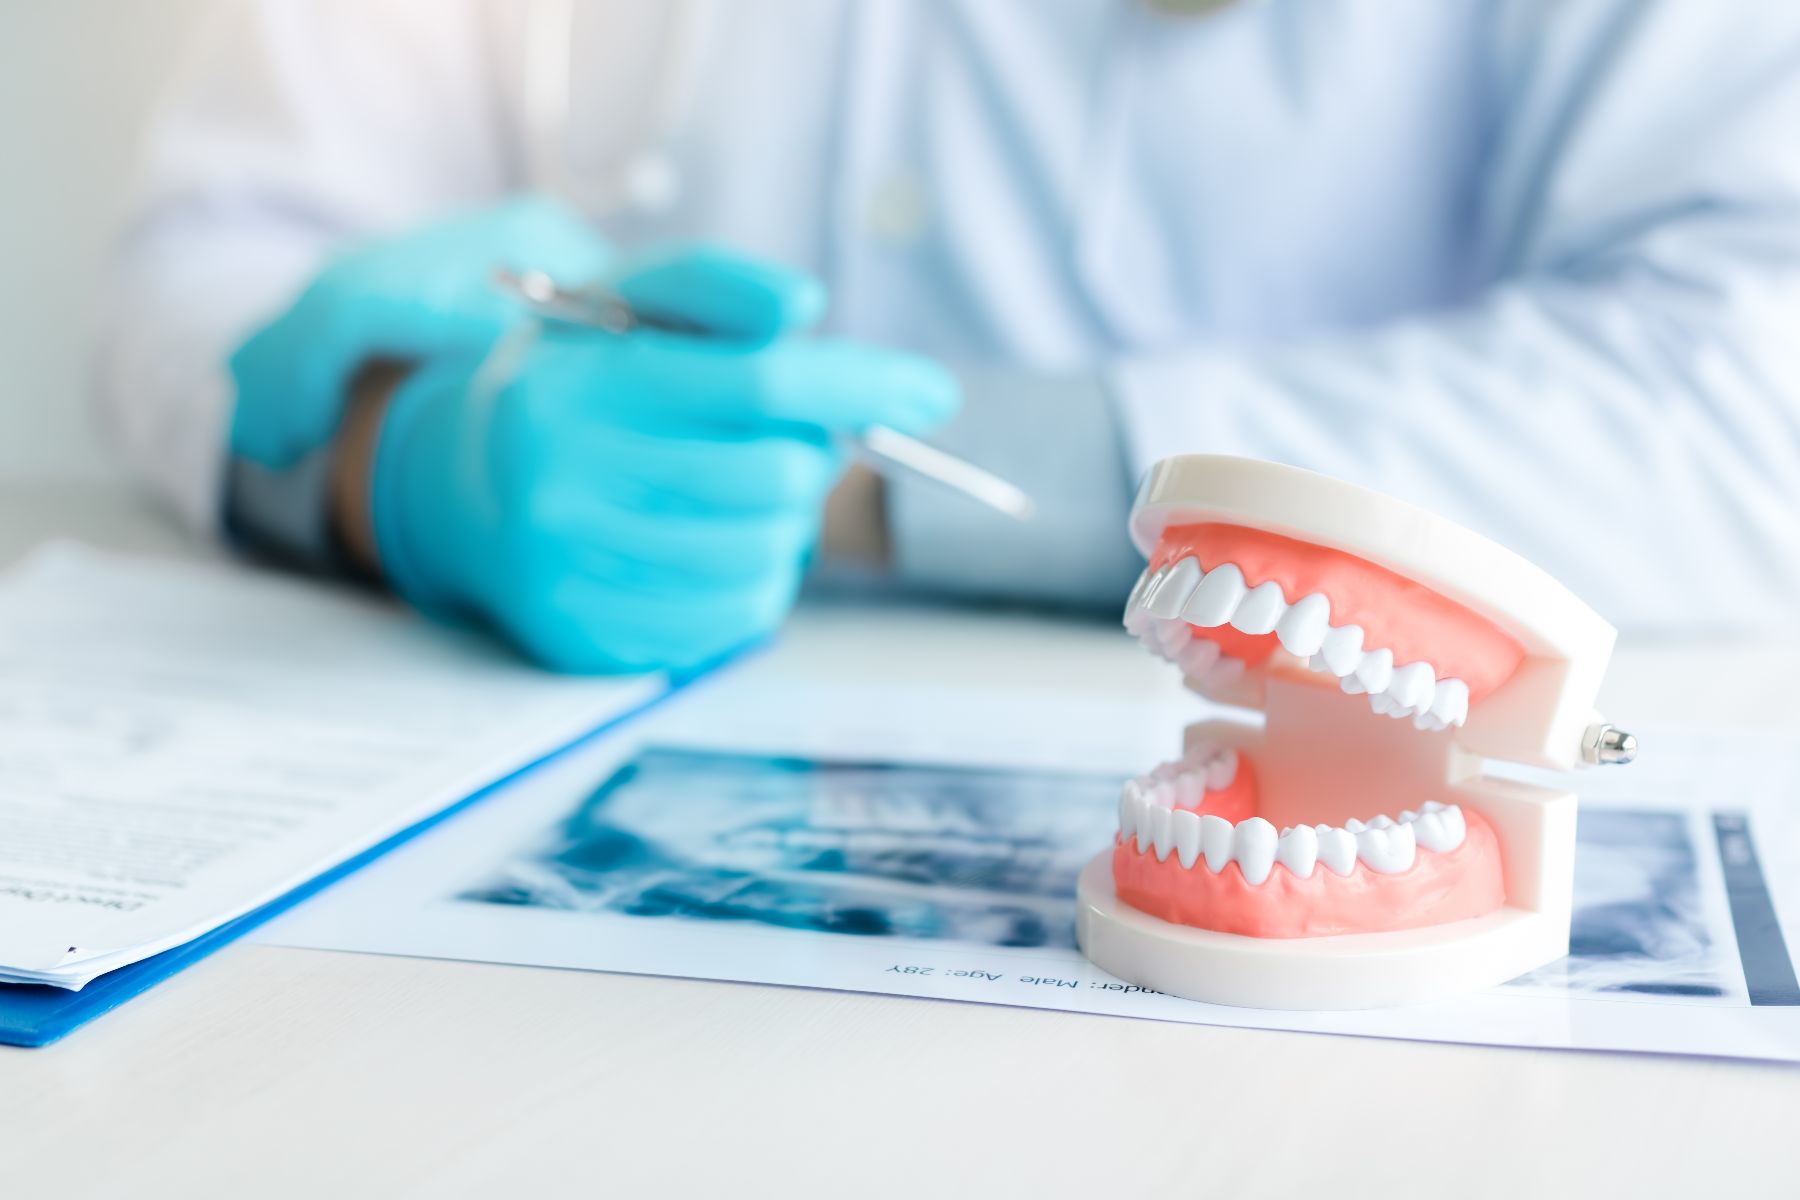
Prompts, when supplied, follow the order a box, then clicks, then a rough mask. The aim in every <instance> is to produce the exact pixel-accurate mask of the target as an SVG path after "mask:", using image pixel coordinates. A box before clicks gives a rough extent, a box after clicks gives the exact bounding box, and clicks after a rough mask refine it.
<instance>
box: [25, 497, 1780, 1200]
mask: <svg viewBox="0 0 1800 1200" xmlns="http://www.w3.org/2000/svg"><path fill="white" fill-rule="evenodd" d="M51 533H69V534H73V535H76V536H80V537H83V538H85V539H86V540H89V541H91V542H94V543H95V544H99V545H105V546H115V547H121V548H140V549H150V550H155V551H158V552H170V553H182V552H187V553H192V552H193V551H192V549H191V548H187V549H185V550H184V547H183V544H182V542H181V541H180V539H179V538H177V537H176V536H174V535H173V534H172V533H171V532H170V531H169V529H168V528H167V527H166V526H164V525H162V524H161V523H160V522H158V521H156V520H155V519H153V518H151V517H149V516H147V515H145V514H143V513H141V512H138V511H137V510H135V508H134V507H133V506H132V505H131V504H130V503H129V502H128V501H126V500H125V499H124V498H122V497H121V496H119V495H118V494H116V493H110V492H106V491H102V490H96V489H82V488H54V489H51V488H37V489H26V490H20V489H14V490H12V491H0V563H5V562H10V561H12V559H13V558H14V557H16V555H17V554H18V553H19V552H20V551H22V550H23V549H24V548H26V547H27V546H29V545H30V544H32V543H34V542H35V541H36V540H38V539H39V538H40V537H43V536H46V535H48V534H51ZM855 618H856V614H854V613H846V612H842V611H830V612H803V613H802V614H801V615H800V616H799V617H798V618H797V619H796V620H795V622H794V623H793V625H792V626H791V628H790V631H789V634H788V636H789V637H790V638H791V639H793V641H794V643H795V644H796V646H797V647H799V648H802V649H804V650H805V652H806V654H807V657H808V658H809V659H813V660H814V661H835V663H836V665H837V667H838V669H841V670H843V671H846V672H857V673H860V672H865V671H866V672H875V671H889V672H892V671H894V670H896V669H900V670H906V671H909V672H930V671H938V670H953V669H958V667H959V666H960V667H961V669H966V664H967V662H968V661H969V659H968V656H969V655H971V654H974V653H978V652H980V651H979V648H980V647H982V646H984V645H988V646H993V645H995V644H997V642H998V643H1003V642H1004V639H1005V629H1006V627H1007V625H1006V622H1007V619H1006V618H997V617H991V616H990V617H978V616H972V615H967V614H954V615H952V614H945V615H942V616H938V617H930V616H925V617H918V618H913V619H910V620H905V621H901V622H897V623H889V625H887V626H885V627H884V628H883V629H882V636H881V637H880V638H878V639H872V638H867V637H864V636H863V634H864V632H865V629H866V626H864V625H862V624H860V623H859V622H858V621H857V620H856V619H855ZM1070 645H1071V650H1072V653H1071V654H1070V656H1069V657H1068V659H1067V660H1066V661H1063V662H1060V663H1058V664H1055V665H1054V667H1052V666H1051V665H1049V664H1046V665H1045V667H1044V669H1045V670H1050V669H1054V670H1056V671H1058V673H1059V674H1060V675H1061V676H1062V677H1063V678H1064V679H1066V678H1067V677H1068V674H1069V673H1070V672H1080V673H1081V674H1082V675H1083V676H1085V677H1086V678H1088V679H1090V680H1091V681H1092V685H1093V686H1096V687H1107V688H1122V687H1131V686H1138V685H1140V684H1141V682H1142V681H1144V680H1148V679H1151V678H1153V675H1152V674H1146V672H1152V673H1153V672H1156V671H1158V670H1159V669H1160V668H1159V666H1158V664H1155V663H1153V662H1150V661H1149V660H1148V658H1147V657H1146V656H1142V655H1140V654H1139V653H1137V652H1136V651H1135V650H1134V649H1133V648H1132V647H1130V646H1129V644H1128V643H1126V642H1125V641H1124V639H1123V638H1120V639H1118V640H1117V642H1116V647H1117V649H1116V653H1115V652H1114V650H1113V646H1114V645H1115V643H1113V642H1111V641H1105V642H1103V641H1101V640H1099V639H1097V638H1096V637H1094V636H1093V631H1092V629H1091V628H1072V629H1071V632H1070ZM995 652H997V653H998V652H1003V647H1002V650H1000V651H995ZM1783 668H1785V669H1783ZM1796 668H1800V644H1795V645H1789V646H1784V647H1777V648H1774V650H1773V651H1771V650H1770V649H1769V648H1760V649H1751V648H1746V647H1732V646H1711V647H1708V646H1660V647H1659V646H1651V645H1629V644H1628V645H1626V646H1625V647H1624V648H1622V650H1621V652H1620V655H1619V657H1618V659H1617V660H1616V662H1615V665H1614V670H1613V672H1612V675H1611V677H1610V679H1609V682H1608V689H1607V691H1608V693H1609V697H1608V706H1609V708H1610V710H1611V711H1612V712H1613V713H1614V715H1616V716H1619V717H1620V718H1621V719H1624V718H1625V717H1626V716H1627V715H1629V717H1630V718H1631V720H1633V721H1641V722H1643V723H1645V724H1650V723H1655V724H1660V725H1672V724H1681V725H1688V726H1700V727H1708V728H1720V727H1728V726H1729V725H1731V724H1732V723H1733V722H1741V723H1745V724H1750V725H1754V726H1757V727H1766V728H1770V729H1781V730H1786V731H1794V730H1800V693H1796V692H1795V691H1794V689H1793V687H1792V684H1791V683H1790V682H1789V681H1790V680H1791V679H1792V678H1793V677H1794V674H1795V670H1796ZM1796 802H1797V803H1800V797H1797V798H1796ZM1797 1123H1800V1069H1790V1068H1782V1067H1774V1066H1762V1065H1755V1064H1744V1063H1725V1062H1710V1061H1695V1060H1684V1059H1662V1058H1649V1057H1631V1056H1623V1055H1600V1054H1571V1053H1551V1052H1534V1051H1521V1050H1507V1049H1484V1048H1475V1047H1464V1046H1442V1045H1427V1044H1419V1043H1408V1042H1393V1041H1378V1040H1362V1039H1354V1038H1337V1037H1322V1036H1308V1035H1302V1034H1287V1033H1267V1032H1259V1031H1248V1030H1232V1029H1213V1028H1207V1027H1203V1026H1187V1025H1167V1024H1159V1023H1155V1022H1149V1021H1133V1020H1124V1019H1111V1018H1102V1017H1090V1016H1078V1015H1073V1014H1063V1013H1053V1012H1039V1011H1029V1010H1022V1009H1009V1008H1000V1007H990V1006H987V1005H978V1004H968V1005H962V1004H950V1003H943V1002H937V1001H924V1000H910V999H900V998H893V997H886V996H866V995H854V994H845V993H835V992H817V991H805V990H800V989H787V988H775V987H761V986H752V985H743V984H720V983H702V982H691V981H686V980H670V979H653V978H638V977H632V976H624V975H603V974H592V973H584V972H575V971H555V970H537V969H529V968H520V967H501V966H488V965H482V964H473V963H455V962H432V961H423V960H411V959H399V958H380V957H372V956H359V955H350V954H331V953H321V952H315V951H301V950H285V949H274V948H269V947H260V946H249V945H236V946H232V947H229V948H227V949H225V950H222V951H220V952H219V953H218V954H216V955H214V956H213V957H212V958H210V959H208V960H206V961H204V962H202V963H201V964H199V965H198V966H195V967H193V968H190V969H189V970H187V971H185V972H183V973H182V974H180V975H178V976H176V977H175V978H173V979H171V980H169V981H168V982H166V983H163V984H161V985H160V986H158V987H156V988H155V989H153V990H152V991H151V992H149V993H147V994H146V995H144V996H142V997H140V998H138V999H136V1000H134V1001H132V1002H131V1003H129V1004H128V1005H126V1006H125V1007H124V1008H122V1009H120V1010H118V1011H117V1012H114V1013H112V1014H109V1015H108V1016H106V1017H103V1018H102V1019H100V1020H99V1021H97V1022H95V1023H94V1024H93V1025H91V1026H89V1027H87V1028H85V1029H82V1030H80V1031H78V1032H77V1033H75V1034H73V1035H72V1036H71V1037H70V1038H69V1039H68V1040H67V1041H65V1042H63V1043H61V1044H59V1045H56V1046H52V1047H50V1048H48V1049H43V1050H14V1049H6V1048H0V1194H6V1195H18V1196H49V1195H61V1196H87V1195H95V1196H124V1195H131V1196H142V1197H149V1196H165V1195H169V1196H174V1195H181V1196H211V1195H225V1194H235V1195H246V1196H256V1197H265V1196H278V1195H311V1194H327V1195H341V1196H363V1195H381V1196H396V1197H400V1196H425V1195H430V1196H441V1195H487V1196H522V1195H529V1194H531V1191H532V1190H533V1189H535V1188H537V1187H540V1186H542V1187H547V1188H555V1189H558V1191H559V1192H570V1191H573V1192H574V1193H575V1194H582V1195H608V1196H634V1195H708V1196H739V1195H756V1196H761V1195H787V1194H808V1195H834V1196H837V1195H853V1196H862V1195H871V1196H889V1195H892V1196H902V1195H904V1196H921V1195H958V1196H960V1195H970V1196H984V1197H1003V1196H1024V1195H1031V1196H1037V1197H1045V1196H1061V1195H1069V1196H1100V1195H1122V1196H1130V1195H1133V1194H1143V1195H1166V1194H1180V1195H1206V1196H1221V1197H1226V1196H1228V1197H1251V1196H1289V1195H1302V1194H1304V1195H1311V1196H1327V1197H1336V1196H1345V1197H1349V1196H1361V1195H1372V1196H1382V1197H1390V1196H1400V1195H1432V1196H1448V1195H1456V1196H1459V1197H1460V1196H1468V1197H1477V1196H1535V1195H1548V1196H1647V1195H1713V1196H1725V1197H1733V1198H1734V1200H1736V1198H1737V1197H1742V1196H1784V1197H1791V1196H1796V1195H1800V1127H1797ZM552 1194H556V1193H552Z"/></svg>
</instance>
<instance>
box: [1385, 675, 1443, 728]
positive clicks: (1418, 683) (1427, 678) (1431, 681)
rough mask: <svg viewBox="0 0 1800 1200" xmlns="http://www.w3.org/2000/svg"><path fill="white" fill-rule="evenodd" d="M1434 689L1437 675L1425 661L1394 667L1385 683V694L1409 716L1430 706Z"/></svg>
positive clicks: (1435, 689)
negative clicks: (1389, 678)
mask: <svg viewBox="0 0 1800 1200" xmlns="http://www.w3.org/2000/svg"><path fill="white" fill-rule="evenodd" d="M1436 691H1437V675H1436V673H1434V672H1433V671H1432V669H1431V664H1430V663H1427V662H1412V663H1407V664H1406V665H1405V666H1404V667H1396V668H1395V669H1394V678H1393V679H1392V680H1390V681H1389V683H1388V685H1387V694H1388V695H1390V696H1392V697H1393V698H1394V700H1395V702H1396V703H1397V704H1399V705H1400V707H1402V708H1404V709H1406V710H1407V713H1408V715H1409V716H1410V715H1411V714H1412V713H1414V712H1419V711H1422V710H1424V709H1427V708H1430V707H1431V698H1432V696H1433V694H1434V693H1436Z"/></svg>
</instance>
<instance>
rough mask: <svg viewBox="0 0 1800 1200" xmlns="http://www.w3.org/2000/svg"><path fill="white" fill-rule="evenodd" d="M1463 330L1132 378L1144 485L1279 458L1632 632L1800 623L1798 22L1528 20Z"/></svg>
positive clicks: (1621, 5) (1216, 360)
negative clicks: (1418, 521) (1164, 472)
mask: <svg viewBox="0 0 1800 1200" xmlns="http://www.w3.org/2000/svg"><path fill="white" fill-rule="evenodd" d="M1497 20H1498V27H1497V28H1496V30H1495V31H1494V34H1493V40H1492V42H1491V45H1492V47H1493V60H1494V104H1495V109H1494V114H1495V120H1496V127H1495V130H1494V134H1493V136H1494V138H1495V141H1494V148H1493V155H1492V159H1491V162H1492V175H1491V177H1490V178H1489V179H1488V180H1487V181H1486V189H1485V195H1486V209H1485V211H1484V212H1483V213H1482V214H1481V227H1482V229H1483V230H1484V234H1483V237H1484V242H1483V252H1484V253H1485V254H1487V255H1489V256H1490V257H1489V262H1490V263H1491V264H1492V275H1493V278H1494V279H1495V280H1496V282H1495V283H1494V284H1493V285H1492V286H1491V287H1490V288H1488V289H1487V290H1486V291H1485V292H1484V293H1482V294H1480V295H1478V296H1477V297H1475V299H1474V300H1473V301H1472V302H1471V303H1469V304H1468V305H1467V306H1466V307H1464V308H1462V309H1460V310H1458V311H1451V312H1445V313H1441V314H1433V315H1426V316H1421V317H1419V318H1417V319H1412V320H1404V321H1400V322H1398V323H1395V324H1393V325H1391V326H1388V327H1384V328H1378V329H1374V330H1369V331H1362V332H1356V333H1347V334H1344V335H1341V336H1335V337H1330V338H1321V339H1317V340H1309V341H1305V342H1302V343H1298V344H1286V345H1278V346H1274V347H1271V348H1268V349H1264V350H1258V351H1256V352H1241V351H1233V350H1232V349H1230V348H1218V349H1208V348H1199V349H1195V350H1193V351H1192V352H1178V353H1174V354H1171V355H1168V356H1158V357H1155V358H1150V359H1144V360H1137V361H1127V362H1122V363H1119V364H1116V366H1115V367H1114V369H1113V370H1112V371H1111V377H1112V381H1113V384H1114V388H1115V394H1116V396H1117V399H1118V403H1119V404H1120V406H1121V414H1120V415H1121V419H1122V420H1123V421H1124V423H1125V427H1126V442H1127V447H1128V450H1129V451H1130V452H1131V454H1132V457H1133V459H1134V464H1135V465H1136V466H1137V467H1138V468H1139V469H1141V468H1142V467H1144V466H1145V465H1147V464H1148V462H1149V461H1151V460H1153V459H1155V458H1159V457H1162V456H1165V455H1168V454H1173V453H1182V452H1214V453H1235V454H1245V455H1252V456H1257V457H1264V458H1273V459H1279V460H1284V461H1287V462H1291V463H1294V464H1296V465H1299V466H1303V467H1309V468H1313V469H1316V470H1319V471H1324V472H1327V473H1330V474H1333V475H1338V476H1342V477H1346V478H1349V479H1353V480H1356V481H1359V482H1362V483H1366V484H1368V485H1370V486H1372V487H1377V488H1380V489H1382V490H1384V491H1389V492H1393V493H1397V494H1399V495H1402V496H1404V497H1406V498H1408V499H1411V500H1413V501H1416V502H1418V503H1420V504H1423V505H1425V506H1428V507H1430V508H1432V509H1435V510H1437V511H1439V512H1441V513H1444V514H1445V515H1447V516H1450V517H1452V518H1454V519H1456V520H1459V521H1461V522H1463V523H1465V524H1467V525H1469V526H1471V527H1474V528H1476V529H1479V530H1481V531H1483V532H1484V533H1486V534H1488V535H1489V536H1491V537H1493V538H1495V539H1497V540H1498V541H1500V542H1502V543H1504V544H1506V545H1508V546H1510V547H1512V548H1513V549H1515V550H1517V551H1519V552H1520V553H1522V554H1524V555H1525V556H1526V557H1528V558H1531V559H1533V560H1534V561H1536V562H1537V563H1538V564H1539V565H1541V566H1543V567H1544V568H1546V569H1547V570H1549V571H1550V572H1551V573H1552V574H1554V575H1556V576H1558V577H1559V578H1561V579H1562V580H1563V581H1565V582H1566V583H1567V584H1569V585H1570V586H1571V587H1573V588H1574V589H1575V590H1576V591H1577V592H1578V593H1580V594H1581V595H1582V596H1583V597H1584V598H1586V599H1587V600H1588V601H1589V602H1590V603H1591V604H1593V605H1594V606H1595V607H1596V608H1597V609H1599V610H1600V611H1601V612H1602V613H1603V614H1605V615H1606V616H1607V617H1609V618H1610V619H1611V620H1613V621H1614V622H1615V623H1616V624H1618V625H1620V626H1621V627H1622V628H1629V629H1632V630H1634V631H1639V630H1646V629H1656V628H1660V627H1689V628H1692V627H1695V626H1701V625H1704V626H1706V627H1709V628H1714V629H1720V628H1724V629H1744V628H1753V627H1765V628H1766V627H1768V626H1771V625H1773V624H1775V623H1776V622H1778V621H1779V622H1781V624H1782V626H1783V627H1787V626H1788V625H1789V624H1790V623H1791V621H1792V619H1793V612H1794V609H1795V604H1796V601H1797V600H1800V136H1796V133H1795V131H1796V130H1800V7H1796V6H1793V5H1785V4H1759V3H1755V2H1754V0H1751V2H1748V3H1701V4H1696V3H1687V2H1685V0H1656V2H1647V0H1620V2H1617V3H1612V4H1598V5H1576V4H1559V3H1555V2H1554V0H1553V2H1551V3H1549V4H1543V5H1539V4H1535V3H1533V4H1527V5H1523V6H1519V5H1515V6H1512V7H1510V8H1507V9H1506V10H1504V12H1503V14H1502V16H1501V17H1499V18H1498V19H1497Z"/></svg>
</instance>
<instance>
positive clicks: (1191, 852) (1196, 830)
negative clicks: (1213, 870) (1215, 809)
mask: <svg viewBox="0 0 1800 1200" xmlns="http://www.w3.org/2000/svg"><path fill="white" fill-rule="evenodd" d="M1169 824H1170V827H1171V828H1172V829H1173V830H1174V833H1175V856H1176V857H1177V858H1179V859H1180V860H1181V865H1182V866H1183V867H1184V868H1185V867H1191V866H1193V865H1194V860H1195V859H1196V858H1199V857H1200V814H1199V813H1197V812H1195V811H1194V810H1193V809H1191V808H1178V809H1176V810H1175V814H1174V816H1172V817H1170V818H1169Z"/></svg>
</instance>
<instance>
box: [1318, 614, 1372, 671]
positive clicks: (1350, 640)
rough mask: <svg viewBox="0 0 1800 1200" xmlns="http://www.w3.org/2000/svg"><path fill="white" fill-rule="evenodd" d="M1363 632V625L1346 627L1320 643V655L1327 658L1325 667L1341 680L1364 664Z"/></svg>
mask: <svg viewBox="0 0 1800 1200" xmlns="http://www.w3.org/2000/svg"><path fill="white" fill-rule="evenodd" d="M1362 644H1363V631H1362V626H1361V625H1345V626H1343V627H1342V628H1340V629H1333V630H1331V631H1330V632H1328V633H1327V634H1326V635H1325V640H1324V641H1323V642H1321V643H1319V653H1320V654H1322V655H1324V656H1325V665H1326V666H1327V667H1330V668H1331V673H1332V674H1333V675H1336V676H1337V677H1338V678H1339V679H1342V678H1343V677H1344V676H1346V675H1348V674H1350V673H1351V672H1353V671H1355V670H1356V668H1357V664H1359V663H1361V662H1362Z"/></svg>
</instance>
